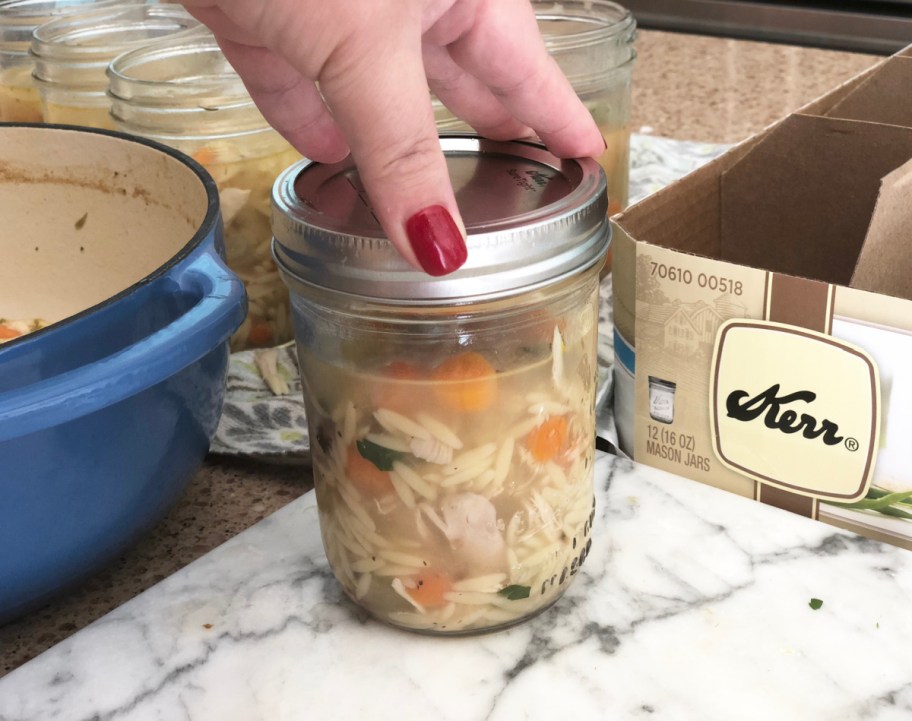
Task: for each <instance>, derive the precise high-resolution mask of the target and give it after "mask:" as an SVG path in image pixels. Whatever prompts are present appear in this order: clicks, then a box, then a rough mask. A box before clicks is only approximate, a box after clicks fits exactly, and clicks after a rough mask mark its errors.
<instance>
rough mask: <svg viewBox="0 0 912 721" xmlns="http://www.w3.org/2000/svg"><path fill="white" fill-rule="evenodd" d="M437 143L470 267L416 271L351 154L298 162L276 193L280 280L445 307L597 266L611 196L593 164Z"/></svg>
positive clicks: (467, 138)
mask: <svg viewBox="0 0 912 721" xmlns="http://www.w3.org/2000/svg"><path fill="white" fill-rule="evenodd" d="M440 143H441V146H442V148H443V151H444V155H445V157H446V160H447V165H448V167H449V171H450V178H451V180H452V183H453V188H454V190H455V192H456V199H457V202H458V203H459V208H460V211H461V213H462V217H463V221H464V222H465V226H466V230H467V234H468V240H467V246H468V260H467V261H466V263H465V265H463V266H462V267H461V268H460V269H459V270H457V271H455V272H454V273H450V274H449V275H445V276H440V277H433V276H429V275H427V274H426V273H423V272H422V271H419V270H416V269H414V268H412V267H411V266H410V265H409V264H408V263H407V262H406V261H405V260H404V259H403V258H402V256H401V255H400V254H399V252H398V251H397V250H396V249H395V248H394V247H393V245H392V243H391V242H390V241H389V240H388V239H387V238H386V237H385V235H384V234H383V231H382V229H381V227H380V224H379V223H378V222H377V220H376V218H375V217H374V215H373V213H372V211H371V207H370V204H369V201H368V198H367V194H366V193H365V191H364V188H363V186H362V184H361V182H360V178H359V176H358V171H357V169H356V168H355V167H354V165H353V163H352V162H351V160H350V158H349V159H347V160H345V161H342V162H341V163H335V164H326V165H324V164H320V163H314V162H312V161H307V160H304V161H302V162H300V163H296V164H295V165H293V166H291V167H290V168H288V169H287V170H285V171H284V172H283V173H282V174H281V175H280V176H279V178H278V179H277V180H276V183H275V186H274V188H273V219H272V220H273V234H274V241H273V255H274V256H275V259H276V262H277V263H278V265H279V267H280V269H281V270H282V271H283V275H284V276H285V279H286V281H288V282H289V284H291V285H292V286H293V287H294V286H295V285H297V284H299V283H303V284H304V285H310V286H317V287H321V288H325V289H327V290H333V291H337V292H341V293H346V294H350V295H356V296H362V297H365V298H373V299H378V300H382V301H386V302H392V303H398V304H411V303H422V304H437V303H440V304H443V303H453V302H460V301H472V300H482V299H493V298H500V297H507V296H510V295H514V294H517V293H521V292H526V291H529V290H533V289H535V288H537V287H541V286H544V285H549V284H551V283H555V282H558V281H560V280H562V279H564V278H566V277H568V276H570V275H572V274H575V273H579V272H581V271H583V270H585V269H587V268H590V267H592V266H593V265H595V264H597V263H600V262H602V260H603V259H604V256H605V253H606V252H607V249H608V244H609V241H610V230H609V225H608V220H607V209H608V197H607V193H606V180H605V174H604V172H603V171H602V169H601V167H600V166H599V165H598V163H596V162H595V161H594V160H592V159H589V158H582V159H571V160H563V159H560V158H557V157H556V156H554V155H552V154H551V153H549V152H548V151H547V150H546V149H545V147H544V146H543V145H540V144H538V143H533V142H527V141H512V142H497V141H492V140H484V139H481V138H479V137H477V136H473V135H470V134H461V133H458V134H446V135H442V136H441V138H440Z"/></svg>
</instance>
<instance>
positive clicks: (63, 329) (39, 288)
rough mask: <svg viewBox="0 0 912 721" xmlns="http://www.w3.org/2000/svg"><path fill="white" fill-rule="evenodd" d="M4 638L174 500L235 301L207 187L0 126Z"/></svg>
mask: <svg viewBox="0 0 912 721" xmlns="http://www.w3.org/2000/svg"><path fill="white" fill-rule="evenodd" d="M0 222H2V225H0V317H6V318H18V319H29V318H42V319H44V320H46V321H49V322H50V323H51V325H49V326H48V327H46V328H44V329H42V330H39V331H37V332H35V333H32V334H29V335H25V336H22V337H21V338H18V339H16V340H13V341H10V342H7V343H5V344H3V345H0V622H3V621H8V620H10V619H12V618H14V617H16V616H17V615H20V614H21V613H23V612H24V611H26V610H28V609H30V608H32V607H34V606H35V605H37V604H39V603H40V602H42V601H44V600H46V599H48V598H49V597H50V596H52V595H53V594H55V593H57V592H59V591H60V590H62V589H63V588H65V587H67V586H69V585H71V584H72V583H74V582H76V581H78V580H79V579H81V578H83V577H85V576H86V575H87V574H89V573H91V572H92V571H94V570H96V569H98V568H99V567H100V566H102V565H103V564H104V563H106V562H107V561H109V560H111V559H112V558H113V557H115V556H116V555H117V554H118V553H120V552H121V551H123V550H124V549H125V548H126V547H127V546H128V545H130V544H131V543H132V542H133V541H135V540H136V539H137V538H138V536H139V535H141V534H142V533H143V532H144V531H146V530H148V529H149V528H150V526H152V525H153V524H154V523H155V522H156V521H157V520H158V519H159V518H160V517H161V516H162V515H163V514H164V513H165V511H167V510H168V508H169V507H170V506H171V505H172V504H173V503H174V502H175V501H176V500H177V498H178V496H179V495H180V493H181V492H182V490H183V489H184V487H185V485H186V483H187V481H188V480H189V479H190V477H191V476H192V475H193V473H194V471H195V470H197V468H198V467H199V466H200V464H201V462H202V459H203V457H204V456H205V454H206V452H207V450H208V447H209V442H210V440H211V437H212V435H213V433H214V432H215V428H216V425H217V421H218V416H219V413H220V411H221V405H222V400H223V397H224V392H225V374H226V369H227V362H228V345H227V339H228V337H229V336H230V334H231V333H232V332H233V331H234V330H235V329H236V328H237V326H238V325H239V324H240V322H241V320H242V319H243V317H244V314H245V310H246V297H245V295H244V291H243V287H242V285H241V283H240V281H239V280H238V278H237V277H236V276H235V275H234V274H233V273H232V272H231V271H229V270H228V269H227V267H226V266H225V265H224V263H223V262H222V258H221V254H222V240H221V219H220V215H219V206H218V195H217V191H216V188H215V184H214V183H213V181H212V179H211V178H210V177H209V176H208V174H206V172H205V171H204V170H203V169H202V168H201V167H200V166H199V165H197V164H196V163H194V162H193V161H192V160H190V159H188V158H186V157H185V156H183V155H181V154H179V153H176V152H174V151H172V150H170V149H168V148H165V147H164V146H161V145H158V144H155V143H150V142H146V141H142V140H139V139H136V138H132V137H130V136H127V135H123V134H118V133H113V132H107V131H97V130H89V129H86V128H72V127H63V126H29V125H4V124H0Z"/></svg>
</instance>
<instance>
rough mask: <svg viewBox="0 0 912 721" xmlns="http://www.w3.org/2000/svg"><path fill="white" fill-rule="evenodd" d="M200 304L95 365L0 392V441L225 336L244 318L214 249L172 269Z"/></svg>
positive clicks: (177, 365)
mask: <svg viewBox="0 0 912 721" xmlns="http://www.w3.org/2000/svg"><path fill="white" fill-rule="evenodd" d="M170 277H171V278H172V280H174V281H175V282H176V283H177V284H178V285H179V286H180V287H181V289H184V290H188V291H190V292H193V293H194V294H199V295H200V296H201V298H200V300H199V302H198V303H196V304H195V305H194V306H193V307H191V308H190V309H189V310H187V312H186V313H184V314H183V315H181V316H179V317H178V318H176V319H175V320H174V321H172V322H171V323H169V324H168V325H166V326H165V327H164V328H161V329H160V330H158V331H156V332H154V333H152V334H150V335H148V336H147V337H145V338H143V339H141V340H139V341H137V342H136V343H134V344H133V345H130V346H128V347H126V348H124V349H122V350H120V351H118V352H116V353H113V354H112V355H110V356H108V357H106V358H102V359H101V360H98V361H96V362H94V363H91V364H88V365H85V366H81V367H79V368H74V369H73V370H70V371H67V372H65V373H61V374H60V375H56V376H52V377H50V378H46V379H44V380H41V381H38V382H37V383H32V384H30V385H27V386H23V387H22V388H16V389H15V390H12V391H7V392H5V393H0V443H2V442H3V441H7V440H10V439H12V438H17V437H19V436H24V435H27V434H29V433H34V432H36V431H40V430H44V429H45V428H49V427H51V426H56V425H60V424H62V423H66V422H68V421H72V420H73V419H75V418H79V417H80V416H84V415H87V414H89V413H92V412H93V411H96V410H98V409H100V408H104V407H107V406H110V405H113V404H114V403H117V402H119V401H122V400H124V399H125V398H129V397H130V396H132V395H135V394H137V393H140V392H142V391H144V390H146V389H147V388H151V387H152V386H154V385H157V384H158V383H160V382H162V381H164V380H165V379H167V378H170V377H171V376H172V375H174V374H176V373H178V372H179V371H181V370H183V369H184V368H186V367H187V366H188V365H190V364H191V363H194V362H195V361H197V360H199V359H200V358H202V357H203V356H204V355H206V354H207V353H209V352H210V351H212V350H213V349H214V348H217V347H218V345H219V344H220V343H223V342H225V341H226V340H227V339H228V337H229V336H230V335H231V333H233V332H234V330H236V329H237V327H238V326H239V325H240V324H241V322H242V321H243V319H244V317H245V315H246V312H247V302H246V299H247V296H246V294H245V291H244V286H243V284H242V283H241V281H240V279H239V278H238V277H237V276H236V275H235V274H234V273H233V272H232V271H231V270H230V269H229V268H228V267H227V266H226V265H225V264H224V262H223V261H222V259H221V258H219V257H218V256H217V255H216V254H215V253H214V252H203V253H200V254H199V255H198V256H197V257H196V258H193V259H192V260H191V261H190V263H189V264H188V265H187V266H186V268H184V269H183V270H182V271H180V272H179V273H178V274H176V275H172V276H170Z"/></svg>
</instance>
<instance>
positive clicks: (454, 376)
mask: <svg viewBox="0 0 912 721" xmlns="http://www.w3.org/2000/svg"><path fill="white" fill-rule="evenodd" d="M595 317H596V310H595V306H594V304H591V303H590V304H589V305H587V306H585V307H584V308H583V309H582V311H581V312H579V314H578V315H573V314H569V315H566V316H561V317H560V318H559V319H556V320H555V319H550V322H549V321H548V320H543V321H542V322H539V323H535V324H533V325H532V326H529V325H526V326H524V327H522V328H521V329H514V330H513V331H511V332H508V333H505V334H504V337H503V338H502V341H503V342H502V343H501V344H498V345H497V347H496V349H495V348H490V347H489V348H487V349H485V350H473V349H471V348H469V349H466V348H462V347H460V343H459V341H458V339H457V340H456V342H454V343H452V344H445V343H440V342H439V341H438V342H434V343H429V344H428V347H427V349H426V351H425V352H420V351H419V352H416V351H415V346H414V343H411V344H410V346H409V352H408V353H407V354H406V353H404V352H403V353H402V355H401V356H400V355H397V352H398V351H397V348H396V347H395V344H390V345H389V346H384V345H383V343H382V342H380V343H379V344H378V345H372V347H371V348H370V349H366V348H365V349H358V348H351V349H349V354H351V355H352V360H353V364H352V368H346V367H340V366H339V365H330V364H328V363H326V362H324V361H321V360H320V359H318V358H317V357H316V355H315V354H314V353H313V352H312V351H311V350H309V349H308V348H307V347H305V346H304V345H299V355H300V359H301V363H302V376H303V377H304V378H305V383H306V390H305V400H306V403H307V412H308V424H309V427H310V429H311V430H310V433H311V448H312V453H313V454H314V473H315V483H316V492H317V500H318V506H319V509H320V516H321V518H320V521H321V523H320V526H321V532H322V534H323V542H324V546H325V548H326V552H327V556H328V558H329V561H330V563H331V565H332V567H333V569H334V571H335V573H336V575H337V577H338V578H339V580H340V582H341V583H342V585H343V587H344V589H345V591H346V592H347V593H348V594H349V595H350V596H351V597H352V598H354V599H355V600H356V601H357V602H358V603H359V604H360V605H362V606H363V607H365V608H366V609H368V610H369V611H370V612H371V613H372V614H373V615H375V616H377V617H378V618H380V619H382V620H384V621H387V622H388V623H391V624H393V625H396V626H400V627H405V628H408V629H414V630H425V631H433V632H437V633H461V632H469V631H473V630H480V629H486V628H495V627H503V626H505V625H510V624H511V623H514V622H517V621H519V620H522V619H524V618H526V617H528V616H529V615H530V614H532V613H536V612H538V611H540V610H543V609H545V608H547V607H548V606H549V605H550V604H551V603H553V602H554V601H555V600H556V599H557V598H558V597H559V596H560V595H561V593H562V592H563V590H564V588H565V587H566V585H567V584H568V582H569V580H570V579H571V578H572V577H573V576H574V575H575V574H576V573H577V571H578V570H579V568H580V565H581V564H582V562H583V561H584V560H585V558H586V555H587V553H588V551H589V548H590V533H591V527H592V520H593V506H594V497H593V489H592V464H593V443H592V439H593V437H594V433H595V429H594V420H593V418H594V414H593V412H592V405H593V398H594V384H595V377H596V369H595V368H594V366H593V359H594V358H595V343H596V322H595ZM530 328H531V329H533V330H532V331H530ZM343 354H345V350H344V348H343ZM372 356H373V357H375V358H376V362H375V364H374V365H373V366H370V364H369V363H367V362H366V359H367V358H370V357H372ZM354 368H357V370H355V369H354Z"/></svg>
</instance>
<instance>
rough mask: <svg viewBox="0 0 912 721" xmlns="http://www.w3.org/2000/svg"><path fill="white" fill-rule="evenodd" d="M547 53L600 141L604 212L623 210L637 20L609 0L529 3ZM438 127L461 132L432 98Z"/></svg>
mask: <svg viewBox="0 0 912 721" xmlns="http://www.w3.org/2000/svg"><path fill="white" fill-rule="evenodd" d="M532 7H533V8H534V10H535V15H536V18H537V19H538V27H539V30H540V31H541V34H542V37H543V38H544V41H545V47H546V48H547V49H548V53H549V54H550V55H551V56H552V57H553V58H554V59H555V60H556V61H557V64H558V65H559V66H560V68H561V70H562V71H563V73H564V75H566V76H567V79H568V80H569V81H570V84H571V85H572V86H573V89H574V90H575V91H576V94H577V96H578V97H579V98H580V100H582V102H583V104H584V105H585V106H586V108H588V110H589V112H590V113H591V114H592V117H593V119H594V120H595V122H596V123H597V124H598V126H599V129H600V130H601V131H602V137H604V139H605V146H606V148H605V152H604V153H602V155H601V156H599V158H598V161H599V163H600V164H601V166H602V167H603V168H604V169H605V174H606V175H607V176H608V198H609V203H608V214H609V215H614V214H615V213H617V212H620V211H621V210H623V209H624V208H625V207H626V206H627V203H628V201H629V198H630V189H629V178H630V127H629V119H630V96H631V85H632V76H633V64H634V60H635V59H636V51H635V49H634V40H635V34H636V20H635V19H634V17H633V15H632V14H631V13H630V11H629V10H627V9H626V8H624V7H622V6H620V5H618V4H617V3H613V2H609V1H608V0H562V2H544V1H541V0H532ZM434 116H435V118H436V121H437V127H438V129H439V130H442V131H444V132H446V131H448V130H461V129H466V125H465V124H464V123H463V122H462V121H461V120H459V119H458V118H455V117H454V116H453V115H452V113H450V111H449V110H447V108H446V107H444V106H443V104H442V103H440V101H439V100H436V99H434Z"/></svg>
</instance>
